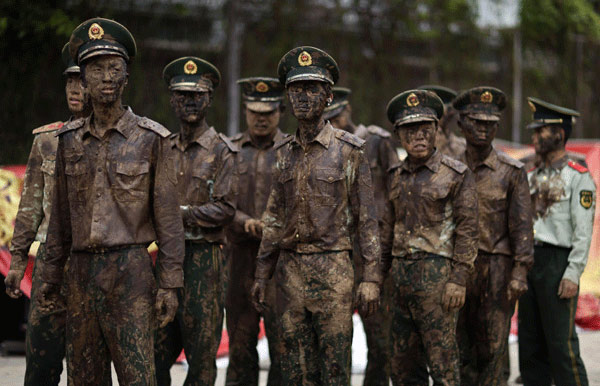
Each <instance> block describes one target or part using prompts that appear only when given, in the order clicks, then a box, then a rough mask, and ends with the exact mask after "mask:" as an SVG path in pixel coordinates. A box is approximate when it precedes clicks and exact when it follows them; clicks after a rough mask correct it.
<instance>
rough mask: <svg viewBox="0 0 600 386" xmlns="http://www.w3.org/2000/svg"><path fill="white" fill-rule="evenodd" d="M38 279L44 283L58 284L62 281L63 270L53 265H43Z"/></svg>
mask: <svg viewBox="0 0 600 386" xmlns="http://www.w3.org/2000/svg"><path fill="white" fill-rule="evenodd" d="M43 266H44V268H43V269H42V273H41V275H40V277H41V278H42V281H43V282H44V283H50V284H57V285H58V284H60V283H62V279H63V271H64V269H63V268H62V267H61V268H59V267H57V266H54V265H49V264H44V265H43Z"/></svg>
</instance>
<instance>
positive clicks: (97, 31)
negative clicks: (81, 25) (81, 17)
mask: <svg viewBox="0 0 600 386" xmlns="http://www.w3.org/2000/svg"><path fill="white" fill-rule="evenodd" d="M88 36H89V37H90V39H92V40H98V39H102V38H103V37H104V30H103V29H102V27H100V24H98V23H94V24H92V25H91V26H90V29H88Z"/></svg>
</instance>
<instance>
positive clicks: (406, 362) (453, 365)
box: [390, 253, 460, 386]
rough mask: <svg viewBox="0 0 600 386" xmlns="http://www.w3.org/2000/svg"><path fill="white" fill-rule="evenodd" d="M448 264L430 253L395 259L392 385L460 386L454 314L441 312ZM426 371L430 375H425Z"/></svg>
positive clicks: (448, 262)
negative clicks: (430, 380)
mask: <svg viewBox="0 0 600 386" xmlns="http://www.w3.org/2000/svg"><path fill="white" fill-rule="evenodd" d="M450 269H451V267H450V261H449V260H448V259H446V258H444V257H441V256H437V255H434V254H429V253H427V254H423V257H422V258H420V259H402V258H401V259H394V262H393V264H392V269H391V273H390V274H391V275H392V278H393V281H394V295H393V301H392V329H391V334H392V354H391V355H392V362H391V378H392V383H393V384H394V385H423V386H427V385H429V376H431V378H433V384H434V385H449V386H457V385H459V384H460V373H459V366H458V356H459V353H458V345H457V343H456V319H457V312H451V313H447V312H446V311H444V310H443V308H442V295H443V291H444V287H445V285H446V283H447V282H448V278H449V276H450ZM427 368H429V373H428V371H427Z"/></svg>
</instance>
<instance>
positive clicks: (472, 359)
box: [453, 87, 533, 386]
mask: <svg viewBox="0 0 600 386" xmlns="http://www.w3.org/2000/svg"><path fill="white" fill-rule="evenodd" d="M453 105H454V109H455V110H456V111H457V112H458V113H459V119H458V125H459V127H460V128H461V130H462V132H463V135H464V136H465V139H466V141H467V149H466V151H465V153H464V154H463V155H462V157H461V158H460V159H461V161H463V162H464V163H465V164H466V165H467V166H468V167H469V169H471V171H472V172H473V174H474V176H475V182H476V184H477V197H478V203H479V204H478V208H479V216H478V217H479V250H478V254H477V259H476V260H475V270H474V271H473V274H472V275H471V276H470V278H469V281H468V283H467V298H466V302H465V306H464V307H463V308H462V309H461V311H460V315H459V323H458V326H459V327H458V331H457V336H458V342H459V346H460V349H461V384H462V385H481V386H484V385H485V386H487V385H498V384H501V383H503V381H502V373H503V365H504V363H503V360H504V355H505V352H506V350H507V342H508V333H509V328H510V327H509V325H510V318H511V316H512V314H513V311H514V304H515V301H516V300H517V299H518V298H519V296H521V295H522V294H523V293H524V292H525V291H527V271H528V270H529V268H531V265H532V264H533V222H532V219H531V198H530V196H529V184H528V183H527V173H526V172H525V170H524V169H523V164H522V163H520V162H519V161H517V160H515V159H513V158H510V157H509V156H507V155H506V154H504V153H502V152H500V151H497V150H496V149H494V147H493V146H492V141H493V140H494V138H495V136H496V133H497V131H498V128H499V124H500V114H501V112H502V110H503V109H504V108H505V106H506V96H505V95H504V93H503V92H502V91H500V90H498V89H496V88H493V87H476V88H472V89H470V90H467V91H464V92H462V93H461V94H460V95H459V96H458V97H457V98H456V99H455V100H454V102H453ZM504 384H506V383H505V382H504Z"/></svg>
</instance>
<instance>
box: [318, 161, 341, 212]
mask: <svg viewBox="0 0 600 386" xmlns="http://www.w3.org/2000/svg"><path fill="white" fill-rule="evenodd" d="M314 173H315V184H314V187H313V192H314V194H315V196H316V197H315V198H316V204H321V205H334V204H335V198H336V197H342V196H343V195H344V191H343V190H344V183H343V180H344V171H343V170H340V169H334V168H317V169H315V172H314Z"/></svg>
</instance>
